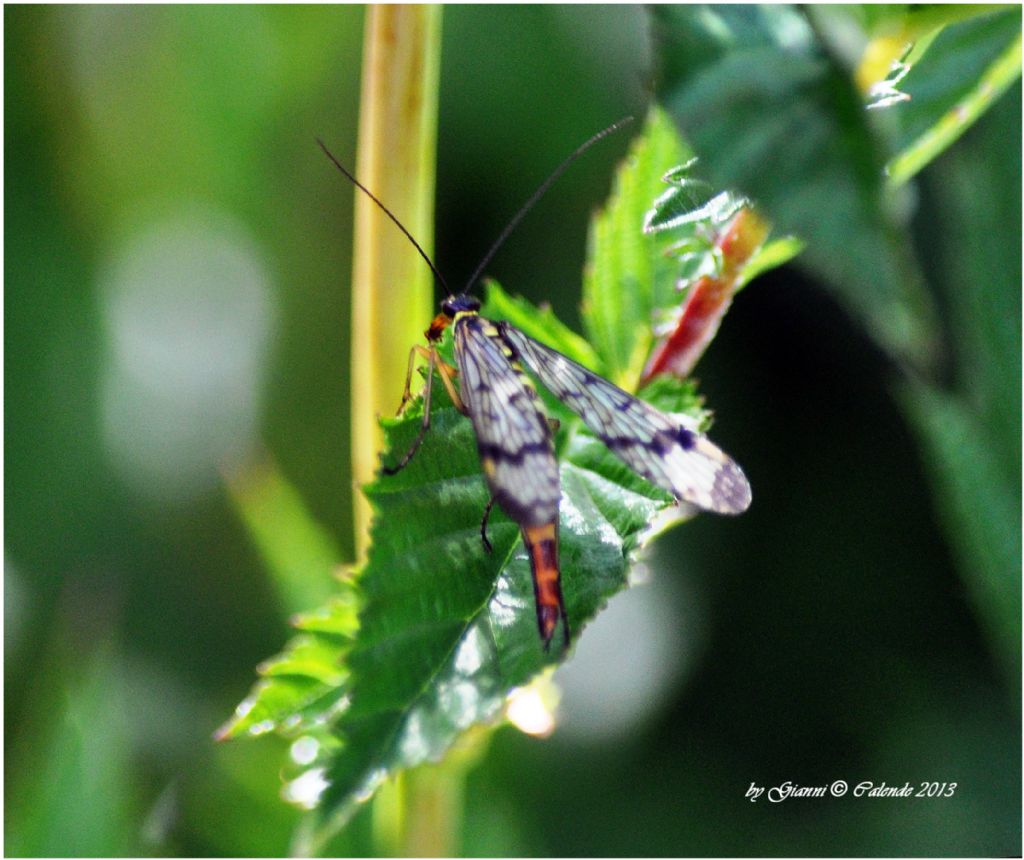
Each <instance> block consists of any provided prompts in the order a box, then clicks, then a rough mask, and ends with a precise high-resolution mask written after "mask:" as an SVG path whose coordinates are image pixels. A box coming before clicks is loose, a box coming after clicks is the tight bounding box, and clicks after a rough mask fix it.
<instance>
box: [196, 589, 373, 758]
mask: <svg viewBox="0 0 1024 860" xmlns="http://www.w3.org/2000/svg"><path fill="white" fill-rule="evenodd" d="M293 624H294V626H295V627H297V628H298V629H299V630H301V631H302V632H301V633H300V634H299V635H297V636H294V637H293V638H292V639H291V641H289V642H288V644H287V646H286V647H285V649H284V651H282V652H281V653H280V654H278V655H277V656H275V657H271V658H270V659H268V660H265V661H264V662H263V663H262V664H261V665H260V666H259V669H258V671H259V674H260V680H259V681H257V682H256V684H255V685H254V686H253V688H252V690H251V691H250V693H249V695H248V696H247V697H246V698H245V700H244V701H242V703H241V704H240V705H239V706H238V707H237V708H236V709H235V713H234V715H233V716H232V718H231V719H230V720H228V722H227V723H225V724H224V725H223V726H222V727H221V728H220V729H218V731H217V735H216V736H217V739H218V740H229V739H232V738H238V737H256V736H258V735H262V734H265V733H267V732H269V731H281V730H284V731H287V732H289V733H293V734H294V733H297V732H300V731H304V730H307V729H309V728H311V727H314V726H319V725H321V724H323V723H325V722H328V721H329V720H330V719H331V718H332V717H333V715H334V712H335V709H336V708H337V706H338V703H339V701H340V700H341V698H342V696H343V695H344V689H345V682H346V680H347V678H348V670H347V668H346V667H345V664H344V656H345V652H346V651H347V650H348V648H349V647H350V644H351V641H352V636H353V635H354V634H355V631H356V627H357V624H358V622H357V620H356V613H355V600H354V594H353V592H352V590H351V587H350V586H349V587H346V588H345V590H344V591H343V593H342V594H341V595H338V596H335V597H333V598H332V599H331V600H329V601H328V602H327V603H326V604H325V605H324V606H322V607H320V608H319V609H316V610H313V611H312V612H307V613H303V614H302V615H299V616H297V617H296V618H295V619H294V620H293Z"/></svg>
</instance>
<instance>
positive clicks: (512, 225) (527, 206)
mask: <svg viewBox="0 0 1024 860" xmlns="http://www.w3.org/2000/svg"><path fill="white" fill-rule="evenodd" d="M632 121H633V117H631V116H627V117H623V118H622V119H620V120H619V121H618V122H616V123H613V124H612V125H610V126H608V128H605V129H602V130H601V131H599V132H598V133H597V134H595V135H594V136H593V137H591V138H590V139H589V140H587V141H586V142H584V143H581V144H580V145H579V146H578V147H576V149H575V151H574V152H573V153H572V155H570V156H569V157H568V158H567V159H565V161H563V162H562V163H561V164H559V165H558V167H556V168H555V169H554V171H553V172H552V173H551V175H550V176H549V177H548V178H547V179H545V180H544V181H543V182H542V183H541V185H540V187H539V188H538V189H537V190H536V191H534V192H533V194H532V195H530V199H529V200H527V201H526V202H525V203H524V204H523V205H522V207H521V208H520V210H519V211H518V212H516V214H515V216H514V217H513V218H512V220H511V221H509V222H508V224H507V225H506V227H505V229H504V230H502V231H501V235H500V236H498V238H497V240H496V241H495V242H494V244H493V245H491V250H489V251H488V252H487V253H486V254H485V255H484V258H483V260H481V261H480V265H479V266H477V267H476V271H475V272H473V275H472V277H470V279H469V280H468V281H467V282H466V288H465V289H464V290H463V292H464V293H468V292H469V291H470V290H471V289H472V288H473V284H475V283H476V282H477V279H478V278H479V277H480V275H481V274H482V273H483V270H484V268H485V267H486V266H487V264H488V263H490V262H491V260H492V259H494V255H495V254H496V253H498V249H499V248H500V247H501V246H502V245H503V244H504V243H505V240H506V239H507V238H508V237H509V236H510V235H511V234H512V231H513V230H515V229H516V227H518V226H519V222H520V221H522V220H523V218H524V217H525V215H526V213H527V212H529V211H530V210H531V209H532V208H533V207H534V205H535V204H536V203H537V201H538V200H540V198H541V197H543V196H544V194H545V193H546V192H547V190H548V189H549V188H550V187H551V186H552V185H554V183H555V181H556V180H557V179H558V177H559V176H561V175H562V174H563V173H565V171H566V169H567V168H568V167H569V165H570V164H572V163H573V162H574V161H575V160H576V159H577V158H579V157H580V156H581V155H583V153H584V152H586V151H587V150H588V149H590V147H592V146H593V145H594V144H595V143H597V142H598V141H599V140H601V138H604V137H607V136H608V135H610V134H612V133H614V132H616V131H618V130H619V129H620V128H622V127H623V126H624V125H629V123H631V122H632ZM322 145H323V144H321V146H322Z"/></svg>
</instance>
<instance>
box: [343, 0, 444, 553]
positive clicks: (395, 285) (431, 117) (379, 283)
mask: <svg viewBox="0 0 1024 860" xmlns="http://www.w3.org/2000/svg"><path fill="white" fill-rule="evenodd" d="M440 65H441V7H440V6H421V5H414V6H413V5H410V6H383V5H380V6H379V5H373V6H369V7H367V12H366V35H365V41H364V48H363V78H362V92H361V104H360V116H359V137H358V152H357V155H356V175H357V176H358V178H359V180H360V181H361V182H362V183H363V184H364V185H365V186H366V187H367V188H369V189H370V190H371V191H372V192H373V193H374V194H375V195H376V196H377V198H378V199H379V200H381V201H382V202H383V203H384V204H385V205H386V206H387V207H388V208H389V209H390V210H391V211H392V212H393V213H394V214H395V216H396V217H397V218H398V219H399V220H400V221H401V222H402V223H403V224H404V225H405V227H406V229H408V231H409V232H410V233H411V234H412V235H413V236H415V237H416V239H417V241H418V242H419V243H420V245H421V246H422V247H423V248H424V250H426V251H427V253H430V249H431V247H432V245H433V239H434V229H433V219H434V174H435V155H436V146H437V143H436V141H437V100H438V82H439V71H440ZM432 289H433V288H432V281H431V274H430V269H429V268H428V267H427V265H426V264H425V263H424V262H423V260H421V259H420V257H419V255H418V254H417V253H416V249H415V248H414V247H413V246H412V244H411V243H410V242H409V240H408V239H407V238H406V237H405V236H403V235H402V233H401V232H400V231H399V230H398V228H397V227H396V226H395V225H394V224H393V223H391V221H390V220H389V219H388V218H387V216H386V215H385V214H384V213H383V212H381V211H380V209H379V208H378V207H377V206H376V205H375V204H374V202H373V201H372V200H371V199H370V198H369V197H367V196H366V195H365V194H362V193H360V192H357V193H356V195H355V225H354V249H353V263H352V338H351V348H352V352H351V355H352V410H351V415H352V475H353V477H354V479H355V482H356V485H357V486H362V485H363V484H365V483H366V482H368V481H369V480H371V478H372V477H373V474H374V471H375V469H376V465H377V456H378V452H379V451H380V448H381V443H382V439H383V437H382V435H381V433H380V428H379V426H378V424H377V417H378V416H379V415H383V414H391V413H393V412H394V411H395V408H396V407H397V406H398V402H399V400H400V398H401V396H402V386H403V384H404V381H405V368H406V360H407V358H408V350H409V347H410V346H412V344H414V343H416V342H417V341H419V340H421V339H422V336H423V330H424V329H425V328H426V323H427V322H429V315H430V310H431V304H432V299H431V296H432ZM353 510H354V512H355V513H354V518H355V523H354V529H355V531H354V537H355V547H356V555H357V561H358V560H362V559H363V558H364V557H365V554H366V549H367V542H368V536H369V524H370V507H369V504H368V502H367V501H366V499H365V498H364V497H363V496H362V494H361V493H359V492H357V493H356V498H355V503H354V505H353Z"/></svg>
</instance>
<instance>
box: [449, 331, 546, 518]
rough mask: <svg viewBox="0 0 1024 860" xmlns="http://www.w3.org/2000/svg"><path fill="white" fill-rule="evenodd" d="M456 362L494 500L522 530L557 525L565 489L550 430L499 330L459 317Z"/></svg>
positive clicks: (456, 335)
mask: <svg viewBox="0 0 1024 860" xmlns="http://www.w3.org/2000/svg"><path fill="white" fill-rule="evenodd" d="M455 358H456V361H457V362H458V365H459V374H460V377H461V379H460V393H461V395H462V400H463V402H464V403H465V405H466V409H467V410H468V411H469V417H470V420H471V421H472V422H473V429H474V430H475V431H476V439H477V447H478V448H479V451H480V462H481V464H482V465H483V469H484V474H485V475H486V476H487V482H488V484H489V485H490V488H491V492H492V493H493V494H494V497H495V501H497V503H498V504H499V505H500V506H501V508H502V510H504V511H505V513H507V514H508V515H509V516H510V517H511V518H512V519H513V520H515V521H516V522H517V523H518V524H519V525H520V526H523V527H526V526H540V525H545V524H548V523H552V522H557V520H558V501H559V498H560V496H561V486H560V483H559V479H558V463H557V461H556V460H555V454H554V448H553V446H552V443H551V430H550V428H549V427H548V423H547V418H546V417H545V416H544V414H543V412H542V411H541V409H540V405H539V398H538V397H537V393H536V392H535V391H534V390H533V388H532V387H531V386H530V384H529V382H528V381H527V380H526V379H525V377H524V376H522V374H521V373H520V372H519V371H518V370H517V369H516V368H515V367H514V366H513V364H512V358H511V355H509V354H507V353H506V351H505V350H504V349H503V342H502V340H501V337H500V334H499V331H498V329H497V328H496V327H495V326H494V324H493V323H490V322H488V321H487V320H485V319H483V318H481V317H478V316H475V315H473V316H466V317H463V318H461V319H459V320H458V322H457V323H456V325H455Z"/></svg>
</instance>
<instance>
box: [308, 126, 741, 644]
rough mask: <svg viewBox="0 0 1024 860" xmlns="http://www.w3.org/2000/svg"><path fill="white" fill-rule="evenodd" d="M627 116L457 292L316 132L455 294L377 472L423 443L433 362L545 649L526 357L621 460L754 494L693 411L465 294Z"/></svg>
mask: <svg viewBox="0 0 1024 860" xmlns="http://www.w3.org/2000/svg"><path fill="white" fill-rule="evenodd" d="M631 119H632V118H631V117H627V118H626V119H623V120H620V121H619V122H617V123H615V124H614V125H611V126H609V127H608V128H606V129H604V130H603V131H600V132H598V133H597V134H595V135H594V136H593V137H591V138H590V139H589V140H587V141H586V142H585V143H584V144H582V145H581V146H580V147H578V148H577V149H576V150H575V151H574V152H573V153H572V154H571V155H570V156H569V157H568V158H567V159H565V161H563V162H562V163H561V164H560V165H559V166H558V168H556V169H555V171H554V172H553V173H552V174H551V175H550V176H549V177H548V178H547V179H546V180H545V181H544V183H543V184H542V185H541V186H540V187H539V188H538V189H537V190H536V191H535V192H534V194H533V195H532V196H531V197H530V198H529V200H527V201H526V203H525V204H524V205H523V206H522V208H521V209H520V210H519V212H517V213H516V215H515V217H514V218H513V219H512V220H511V221H510V222H509V224H508V226H506V227H505V229H504V230H503V231H502V233H501V235H500V236H499V237H498V239H497V241H496V242H495V243H494V245H493V246H492V247H491V249H490V251H488V253H487V255H486V256H485V257H484V259H483V261H482V262H481V263H480V265H479V266H477V269H476V271H475V272H474V274H473V276H472V277H471V278H470V279H469V282H468V284H467V285H466V288H465V289H464V290H463V291H462V292H461V293H459V294H455V293H453V292H452V291H451V290H449V289H448V287H447V285H446V284H445V281H444V278H443V277H442V276H441V274H440V272H439V271H438V270H437V268H436V267H435V266H434V263H433V262H432V261H431V260H430V257H429V256H428V255H427V254H426V252H425V251H424V250H423V249H422V248H421V247H420V245H419V244H418V243H417V242H416V240H415V239H414V238H413V237H412V236H411V235H410V234H409V232H408V231H407V230H406V229H405V227H404V226H403V225H402V224H401V223H400V222H399V221H398V219H397V218H396V217H395V216H394V215H393V214H392V213H391V212H390V210H388V209H387V207H386V206H384V204H383V203H381V202H380V201H379V200H378V199H377V198H376V197H375V196H374V195H373V194H372V193H371V192H370V191H369V190H368V189H367V188H365V187H364V186H363V185H362V184H361V183H360V182H359V181H358V180H357V179H356V178H355V177H354V176H353V175H352V174H351V173H349V172H348V171H347V170H346V169H345V168H344V167H342V166H341V164H340V163H339V162H338V161H337V159H335V158H334V156H333V155H331V153H330V152H329V151H328V149H327V147H326V146H324V144H323V143H322V142H320V141H318V143H320V147H321V148H322V149H323V150H324V152H325V153H326V155H327V157H328V158H330V160H331V161H332V162H333V163H334V165H335V166H336V167H337V168H338V169H339V170H340V171H341V172H342V173H343V174H344V175H345V176H346V177H347V178H348V179H349V180H350V181H351V182H352V183H353V184H354V185H355V186H356V187H357V188H359V189H360V190H361V191H363V192H364V193H365V194H367V195H368V196H369V197H370V199H372V200H373V202H374V203H376V204H377V205H378V206H379V207H380V208H381V210H383V212H384V213H385V214H386V215H387V216H388V217H389V218H390V219H391V220H392V221H393V222H394V223H395V224H396V225H397V226H398V228H399V229H400V230H401V231H402V232H403V233H404V234H405V236H406V237H407V238H408V239H409V241H410V242H412V244H413V246H414V247H415V248H416V250H417V251H418V252H419V254H420V256H421V257H422V258H423V259H424V260H425V261H426V263H427V265H428V266H429V267H430V269H431V271H432V272H433V274H434V277H435V278H436V279H437V281H438V282H439V283H440V284H441V286H442V287H443V288H444V289H445V291H446V292H447V293H448V297H447V298H446V299H445V300H444V301H443V302H441V313H439V314H438V315H437V316H436V317H435V318H434V320H433V322H432V323H431V324H430V328H428V329H427V331H426V340H427V345H426V346H421V345H416V346H414V347H413V348H412V349H411V351H410V353H409V365H408V370H407V373H406V380H405V390H404V392H403V396H402V402H401V406H400V407H399V414H401V413H402V412H403V411H404V409H405V407H406V405H407V404H408V403H409V401H410V399H411V395H410V383H411V380H412V373H413V368H414V366H415V361H416V358H417V356H419V357H421V358H423V359H424V360H425V361H426V366H427V372H426V380H425V384H424V388H423V421H422V424H421V425H420V430H419V433H418V434H417V436H416V439H415V440H414V441H413V444H412V445H411V446H410V448H409V450H408V451H407V452H406V453H405V455H404V456H403V457H402V458H401V459H400V460H399V461H398V463H397V464H396V465H394V466H390V467H384V468H383V469H382V471H383V472H384V473H385V474H388V475H393V474H396V473H397V472H398V471H400V470H401V469H402V468H404V467H405V466H406V465H407V464H408V463H409V461H410V460H412V458H413V456H414V455H415V453H416V451H417V450H418V449H419V447H420V444H421V443H422V441H423V438H424V436H425V435H426V433H427V430H428V429H429V428H430V395H431V388H432V384H433V378H434V372H435V371H437V373H438V375H439V376H440V378H441V381H442V383H443V384H444V386H445V388H446V389H447V391H448V394H449V395H450V397H451V400H452V403H453V404H454V405H455V407H456V408H457V409H458V410H459V411H460V412H462V414H463V415H466V416H467V417H468V418H469V419H470V421H471V422H472V424H473V430H474V431H475V433H476V440H477V449H478V451H479V454H480V464H481V466H482V468H483V472H484V476H485V477H486V480H487V485H488V488H489V489H490V493H491V500H490V502H489V503H488V504H487V507H486V509H485V511H484V516H483V522H482V523H481V526H480V532H481V537H482V539H483V542H484V546H485V547H486V548H487V550H488V551H490V548H491V547H490V542H489V541H488V540H487V519H488V516H489V514H490V511H491V508H492V507H493V506H494V504H495V503H497V505H498V507H499V508H501V510H503V511H504V512H505V513H506V514H507V515H508V516H509V518H510V519H512V520H513V521H514V522H515V523H516V524H517V525H518V526H519V528H520V531H521V533H522V537H523V543H524V544H525V546H526V550H527V553H528V555H529V559H530V569H531V572H532V576H533V590H534V597H535V601H536V609H537V626H538V629H539V631H540V637H541V640H542V641H543V643H544V648H545V650H546V649H547V648H548V647H549V646H550V644H551V640H552V638H553V637H554V635H555V631H556V629H557V627H558V622H559V621H561V622H562V636H563V643H564V647H565V648H568V645H569V641H570V630H569V619H568V616H567V615H566V611H565V601H564V600H563V598H562V588H561V581H560V580H561V575H560V571H559V562H558V508H559V502H560V499H561V486H560V481H559V472H558V461H557V460H556V458H555V452H554V443H553V435H552V426H551V423H550V422H549V420H548V417H547V415H546V414H545V412H544V410H543V407H542V405H541V401H540V398H539V396H538V394H537V391H536V389H535V388H534V386H533V383H532V381H531V380H530V378H529V377H528V376H527V375H526V374H525V373H524V370H523V368H524V365H525V367H526V368H527V369H529V370H530V372H531V373H532V374H533V375H534V376H536V377H537V378H538V379H539V380H540V381H541V383H542V384H543V385H544V386H545V387H546V388H547V389H548V390H549V391H550V392H551V393H552V394H554V395H555V396H556V397H557V398H558V399H559V400H560V401H562V403H564V404H565V405H566V406H567V407H568V408H569V409H571V410H572V411H573V412H575V413H576V414H577V415H578V416H579V417H580V418H581V419H582V420H583V423H584V424H586V426H587V427H589V428H590V430H591V431H592V432H593V433H594V434H596V435H597V436H598V438H600V439H601V441H602V442H604V444H605V445H606V446H607V447H608V448H609V449H610V450H611V451H612V452H613V453H614V454H616V455H617V456H618V457H619V458H620V459H622V460H623V461H624V462H625V463H626V465H628V466H629V467H630V468H631V469H633V470H634V471H635V472H637V474H639V475H640V476H641V477H643V478H645V479H646V480H648V481H650V482H651V483H652V484H655V485H656V486H658V487H660V488H662V489H663V490H666V491H667V492H669V493H671V494H672V495H673V496H675V497H676V499H679V500H682V501H685V502H688V503H690V504H692V505H695V506H696V507H698V508H701V509H703V510H707V511H714V512H715V513H720V514H739V513H742V512H743V511H745V510H746V509H747V507H748V506H749V505H750V485H749V484H748V483H747V479H746V477H745V476H744V474H743V471H742V470H741V469H740V467H739V466H738V465H736V463H734V462H733V461H732V459H730V457H729V456H728V455H726V454H725V453H723V452H722V451H721V450H720V449H719V448H718V447H717V446H715V445H714V444H712V443H711V442H710V441H709V440H708V439H707V437H705V436H704V435H703V434H702V433H701V432H700V431H699V429H698V427H697V422H696V421H694V420H693V419H691V418H689V417H687V416H680V415H675V414H668V413H664V412H661V411H659V410H657V409H655V408H654V407H653V406H651V405H650V404H648V403H646V402H644V401H642V400H639V399H637V398H636V397H633V396H632V395H631V394H628V393H627V392H625V391H623V390H622V389H621V388H619V387H618V386H616V385H613V384H612V383H611V382H609V381H608V380H606V379H603V378H602V377H600V376H598V375H597V374H595V373H592V372H591V371H589V370H587V369H586V368H585V367H583V366H582V365H580V364H578V363H576V362H575V361H573V360H571V359H570V358H568V357H566V356H564V355H562V354H561V353H560V352H557V351H556V350H554V349H551V348H550V347H547V346H545V345H544V344H542V343H539V342H538V341H536V340H534V339H533V338H530V337H527V336H526V335H525V334H523V333H522V332H521V331H519V330H518V329H516V328H515V327H513V326H511V325H509V324H508V323H507V322H492V321H490V320H488V319H485V318H484V317H482V316H481V315H480V301H479V300H478V299H477V298H475V297H474V296H472V295H470V290H471V288H472V287H473V285H474V284H475V283H476V281H477V279H478V278H479V277H480V275H481V274H482V273H483V270H484V267H485V266H486V265H487V264H488V263H489V262H490V261H491V259H492V258H493V256H494V254H495V252H496V251H497V250H498V248H499V247H500V246H501V244H502V243H503V242H504V241H505V239H507V238H508V236H509V234H510V233H511V232H512V230H513V229H514V228H515V227H516V226H517V225H518V223H519V221H520V220H521V219H522V218H523V216H524V215H525V214H526V213H527V212H528V211H529V210H530V208H531V207H532V206H533V205H534V204H535V203H536V202H537V201H538V200H539V199H540V197H541V196H542V195H543V194H544V193H545V192H546V191H547V190H548V188H549V187H550V186H551V185H552V183H554V181H555V180H556V179H557V178H558V177H559V176H560V175H561V174H562V172H563V171H564V170H565V169H566V168H567V167H568V166H569V165H570V164H571V163H572V162H573V161H574V160H575V159H576V158H577V157H579V156H580V155H581V154H582V153H583V152H584V151H585V150H586V149H588V148H589V147H590V146H592V145H593V144H595V143H596V142H597V141H599V140H600V139H601V138H603V137H606V136H607V135H609V134H611V133H612V132H614V131H617V130H618V129H619V128H621V127H622V126H623V125H625V124H626V123H628V122H630V121H631ZM448 326H452V327H453V333H454V346H455V362H456V365H457V367H453V366H451V365H449V364H448V363H447V362H445V361H444V359H442V358H441V356H440V355H439V354H438V349H437V346H438V344H439V342H440V340H441V337H442V334H443V332H444V330H445V329H446V328H447V327H448ZM456 377H458V380H459V383H458V386H456V382H455V380H456Z"/></svg>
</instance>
